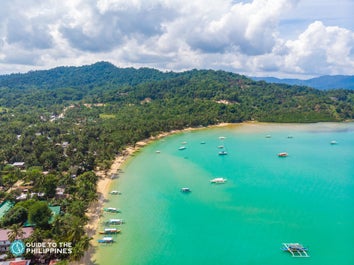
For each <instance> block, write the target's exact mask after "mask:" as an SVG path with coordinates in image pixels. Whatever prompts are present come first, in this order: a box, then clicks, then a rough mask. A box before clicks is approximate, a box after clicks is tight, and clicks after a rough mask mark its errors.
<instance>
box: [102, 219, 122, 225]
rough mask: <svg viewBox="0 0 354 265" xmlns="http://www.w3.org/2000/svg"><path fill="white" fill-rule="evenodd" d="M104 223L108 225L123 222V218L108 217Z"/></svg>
mask: <svg viewBox="0 0 354 265" xmlns="http://www.w3.org/2000/svg"><path fill="white" fill-rule="evenodd" d="M106 224H108V225H121V224H123V219H109V220H108V221H107V222H106Z"/></svg>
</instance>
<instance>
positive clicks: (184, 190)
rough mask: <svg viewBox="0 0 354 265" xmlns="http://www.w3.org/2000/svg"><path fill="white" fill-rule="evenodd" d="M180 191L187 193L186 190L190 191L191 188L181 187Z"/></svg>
mask: <svg viewBox="0 0 354 265" xmlns="http://www.w3.org/2000/svg"><path fill="white" fill-rule="evenodd" d="M181 192H185V193H188V192H191V189H190V188H181Z"/></svg>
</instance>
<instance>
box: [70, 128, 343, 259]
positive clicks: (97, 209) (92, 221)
mask: <svg viewBox="0 0 354 265" xmlns="http://www.w3.org/2000/svg"><path fill="white" fill-rule="evenodd" d="M247 124H248V125H254V126H259V125H270V124H271V125H273V126H274V125H279V126H289V125H290V126H294V127H293V129H294V130H296V129H297V128H298V125H303V124H298V123H296V124H288V123H286V124H283V123H280V124H278V123H262V122H243V123H220V124H217V125H211V126H207V127H198V128H191V127H189V128H185V129H181V130H172V131H170V132H165V133H160V134H158V135H157V136H152V137H150V138H148V139H145V140H142V141H139V142H137V143H136V144H135V146H128V147H127V148H126V149H124V151H123V152H122V153H121V154H120V155H118V156H116V157H115V159H114V161H113V163H112V165H111V168H110V169H109V170H107V171H95V173H96V174H97V175H98V176H99V181H98V183H97V194H98V200H97V201H96V202H94V203H93V204H92V205H91V206H90V208H89V209H88V213H87V216H88V217H89V222H88V224H87V225H86V231H87V235H88V236H89V237H94V236H95V235H96V233H97V229H98V227H99V222H100V219H101V217H102V209H103V205H104V203H105V201H106V200H107V197H108V194H109V190H110V186H111V183H112V181H113V180H112V179H111V178H110V175H112V174H115V173H117V172H118V171H119V169H121V168H122V166H123V165H124V163H125V162H126V161H127V160H128V159H129V158H131V157H132V155H133V154H134V153H135V152H137V151H138V150H140V149H141V148H143V147H144V146H146V145H148V144H150V143H152V142H154V141H156V140H159V139H161V138H164V137H167V136H170V135H173V134H177V133H182V132H188V131H195V130H201V129H206V128H216V127H227V126H241V125H247ZM325 124H326V126H324V127H325V128H327V129H328V128H331V127H332V126H331V125H329V124H328V123H325ZM336 124H337V123H336ZM252 127H253V126H252ZM262 127H263V126H262ZM267 127H268V126H265V127H263V128H262V129H265V128H267ZM321 127H322V126H321ZM324 127H322V129H323V128H324ZM254 129H255V127H253V128H252V129H251V131H254ZM97 246H98V244H97V243H96V242H94V241H93V242H92V243H91V246H90V247H89V249H88V250H87V251H86V253H85V255H84V257H83V258H82V259H81V260H80V261H79V262H75V263H71V264H75V265H77V264H80V265H87V264H92V265H93V264H95V265H97V263H96V261H95V260H93V258H94V257H95V254H96V250H95V248H96V247H97Z"/></svg>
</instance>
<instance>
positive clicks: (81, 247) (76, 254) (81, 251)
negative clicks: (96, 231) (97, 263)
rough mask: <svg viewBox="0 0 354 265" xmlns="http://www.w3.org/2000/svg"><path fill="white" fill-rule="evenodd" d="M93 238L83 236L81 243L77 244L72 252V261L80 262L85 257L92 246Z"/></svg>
mask: <svg viewBox="0 0 354 265" xmlns="http://www.w3.org/2000/svg"><path fill="white" fill-rule="evenodd" d="M91 239H92V238H90V237H88V236H86V235H85V236H83V237H82V238H81V239H80V241H79V242H77V243H76V244H75V246H74V247H73V250H72V254H71V255H70V259H71V260H76V261H78V260H80V259H81V258H82V257H83V256H84V255H85V251H86V250H87V249H88V248H89V246H90V240H91Z"/></svg>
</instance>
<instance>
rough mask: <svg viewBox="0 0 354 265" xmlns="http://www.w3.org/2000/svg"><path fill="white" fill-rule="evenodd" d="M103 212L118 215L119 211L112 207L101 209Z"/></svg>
mask: <svg viewBox="0 0 354 265" xmlns="http://www.w3.org/2000/svg"><path fill="white" fill-rule="evenodd" d="M103 210H104V211H105V212H109V213H120V210H119V209H117V208H114V207H108V208H104V209H103Z"/></svg>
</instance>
